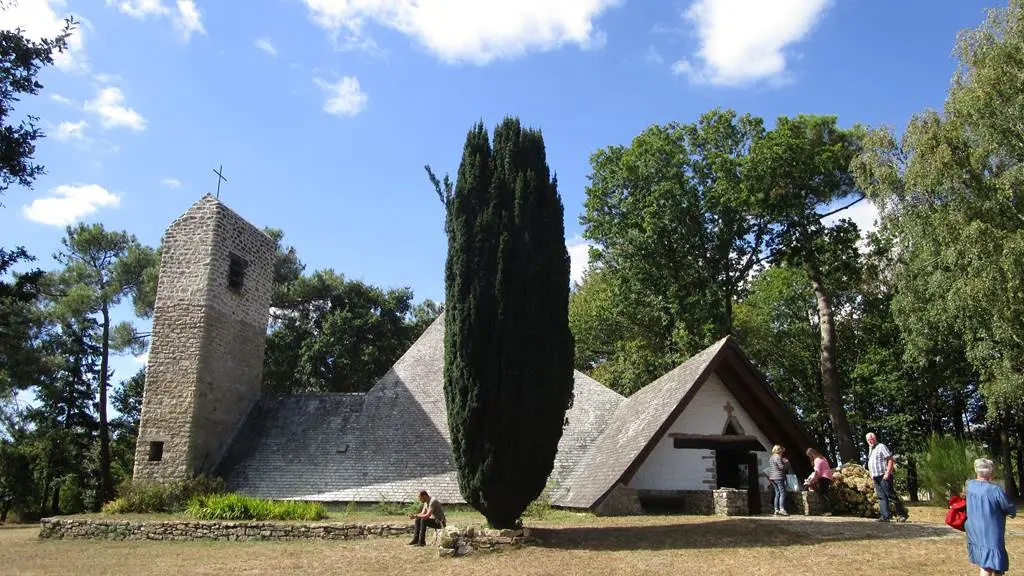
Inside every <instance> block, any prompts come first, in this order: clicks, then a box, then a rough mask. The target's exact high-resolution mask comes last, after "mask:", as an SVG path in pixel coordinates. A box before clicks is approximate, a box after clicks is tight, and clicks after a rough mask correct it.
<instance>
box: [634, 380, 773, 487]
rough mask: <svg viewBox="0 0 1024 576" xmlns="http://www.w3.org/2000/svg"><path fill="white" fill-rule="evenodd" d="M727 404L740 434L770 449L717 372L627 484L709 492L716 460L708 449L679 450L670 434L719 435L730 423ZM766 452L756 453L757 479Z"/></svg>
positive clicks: (766, 460)
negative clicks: (739, 429)
mask: <svg viewBox="0 0 1024 576" xmlns="http://www.w3.org/2000/svg"><path fill="white" fill-rule="evenodd" d="M726 403H728V404H729V405H731V406H732V408H733V410H732V415H733V417H734V418H735V419H736V422H737V423H738V424H739V426H740V427H741V428H742V429H743V434H745V435H748V436H755V437H756V438H757V439H758V441H759V442H761V445H762V446H764V447H765V450H771V446H772V443H771V442H770V441H769V439H768V438H767V437H766V436H765V435H764V434H763V433H762V432H761V430H760V429H759V428H758V427H757V426H756V425H755V424H754V421H753V420H751V418H750V415H749V414H747V412H746V411H745V410H744V409H743V408H742V407H740V405H739V403H738V402H737V401H736V398H734V397H733V395H732V394H731V393H730V392H729V390H728V389H727V388H726V387H725V385H724V384H723V383H722V380H721V378H719V376H718V374H717V373H713V374H711V375H710V376H708V379H707V381H706V382H704V385H703V386H701V388H700V390H698V391H697V394H696V395H695V396H694V397H693V399H692V400H691V401H690V403H689V405H687V406H686V409H685V410H683V412H682V413H681V414H680V415H679V417H678V418H676V420H675V422H673V423H672V425H671V426H670V427H669V429H668V431H667V432H666V433H665V435H664V436H663V437H662V438H661V439H659V440H658V443H657V445H656V446H655V447H654V449H653V450H652V451H651V453H650V454H648V456H647V459H646V460H644V462H643V464H641V465H640V468H639V469H638V470H637V472H636V474H634V475H633V478H632V479H631V480H630V482H629V487H630V488H634V489H637V490H711V489H713V488H714V487H715V486H714V482H713V473H712V472H709V471H708V469H711V470H714V467H715V461H714V458H713V452H712V451H711V450H698V449H679V448H675V447H673V445H672V437H671V434H721V433H722V432H723V431H724V430H725V426H726V423H727V422H728V420H729V413H728V412H726V410H725V405H726ZM768 456H769V454H768V452H758V453H757V460H758V471H759V474H758V476H759V477H761V474H760V470H762V469H763V468H764V467H765V466H766V465H767V463H768ZM761 489H762V490H764V489H767V481H766V480H765V479H764V478H763V477H761Z"/></svg>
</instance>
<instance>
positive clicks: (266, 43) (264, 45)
mask: <svg viewBox="0 0 1024 576" xmlns="http://www.w3.org/2000/svg"><path fill="white" fill-rule="evenodd" d="M255 44H256V47H257V48H259V49H260V50H263V51H264V52H266V53H267V54H270V55H271V56H277V48H275V47H274V45H273V44H272V43H271V42H270V39H269V38H257V39H256V43H255Z"/></svg>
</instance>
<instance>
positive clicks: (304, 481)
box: [220, 315, 624, 503]
mask: <svg viewBox="0 0 1024 576" xmlns="http://www.w3.org/2000/svg"><path fill="white" fill-rule="evenodd" d="M623 400H624V399H623V398H622V396H620V395H618V394H617V393H615V392H614V391H612V390H609V389H608V388H606V387H604V386H602V385H601V384H599V383H598V382H596V381H594V380H593V379H591V378H588V377H587V376H586V375H584V374H582V373H580V372H576V373H575V401H574V405H573V407H572V408H571V409H570V410H569V411H568V413H567V415H566V416H567V418H568V420H569V425H568V426H567V427H566V429H565V431H564V432H563V434H562V439H561V441H560V442H559V452H558V457H557V458H556V460H555V467H554V470H553V471H552V475H551V478H552V479H554V480H555V482H556V483H559V484H560V483H562V482H564V481H565V479H566V478H568V476H569V475H570V474H571V472H572V471H573V470H574V469H575V467H576V465H577V464H578V463H579V460H580V459H581V457H582V455H583V454H584V453H585V452H586V449H587V448H588V447H589V445H590V443H591V442H593V441H594V440H596V439H597V438H598V436H599V435H600V434H601V432H602V431H603V430H604V428H605V426H606V425H607V423H608V415H609V414H611V412H612V411H613V410H614V409H615V407H616V406H618V405H619V403H621V402H623ZM220 472H221V474H222V475H224V476H225V478H226V479H227V481H228V484H229V486H230V487H231V488H232V489H234V490H238V491H239V492H243V493H246V494H251V495H254V496H261V497H267V498H297V499H303V500H321V501H329V502H333V501H342V502H344V501H360V502H366V501H378V500H381V499H384V500H389V501H406V500H410V499H411V498H413V497H414V496H415V494H416V492H418V491H419V490H420V489H423V488H426V489H427V490H429V491H430V492H431V494H433V495H435V496H437V497H439V498H441V499H442V500H443V501H445V502H455V503H458V502H462V501H463V499H462V495H461V494H460V492H459V487H458V478H457V475H456V472H455V466H454V463H453V461H452V456H451V441H450V433H449V431H448V414H447V410H446V405H445V399H444V316H443V315H442V316H441V317H439V318H438V319H437V320H436V321H435V322H434V323H433V324H431V325H430V327H429V328H427V330H426V331H425V332H424V333H423V335H422V336H420V338H419V339H418V340H417V341H416V343H415V344H413V346H412V347H411V348H409V350H408V351H406V353H405V354H404V355H403V356H402V357H401V358H400V359H399V360H398V362H396V363H395V365H394V367H392V369H391V370H390V371H388V373H387V374H386V375H384V377H382V378H381V379H380V380H379V381H378V382H377V384H376V385H375V386H374V387H373V388H372V389H371V390H370V391H369V392H367V393H366V394H310V395H302V396H284V397H268V398H264V399H262V400H261V401H260V403H259V404H258V405H257V407H256V409H254V411H253V413H252V414H251V415H250V417H249V419H248V421H247V423H246V427H245V429H243V430H242V432H241V433H240V434H239V435H238V439H237V440H236V441H235V444H234V445H233V446H232V448H231V451H230V452H229V455H228V457H227V458H226V459H225V461H224V463H223V464H222V466H221V470H220Z"/></svg>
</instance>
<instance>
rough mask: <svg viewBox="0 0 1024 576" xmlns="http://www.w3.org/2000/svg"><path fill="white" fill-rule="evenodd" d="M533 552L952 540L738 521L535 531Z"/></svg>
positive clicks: (872, 528) (907, 527)
mask: <svg viewBox="0 0 1024 576" xmlns="http://www.w3.org/2000/svg"><path fill="white" fill-rule="evenodd" d="M532 532H533V535H534V536H535V537H536V538H537V542H536V543H535V544H534V546H537V547H539V548H553V549H562V550H592V551H630V550H683V549H691V548H761V547H770V546H811V545H815V544H821V543H824V542H843V541H855V540H879V539H884V540H901V539H908V540H909V539H918V538H937V537H940V538H941V537H947V538H948V537H955V536H956V535H957V534H958V532H956V531H955V530H953V529H952V528H948V527H946V526H941V525H935V524H913V523H909V524H895V523H894V524H880V523H875V522H865V521H857V520H828V521H822V520H801V519H786V520H774V519H761V518H737V519H730V520H715V521H707V522H687V523H679V524H663V525H656V526H644V525H636V526H608V527H570V528H540V527H538V528H534V529H532Z"/></svg>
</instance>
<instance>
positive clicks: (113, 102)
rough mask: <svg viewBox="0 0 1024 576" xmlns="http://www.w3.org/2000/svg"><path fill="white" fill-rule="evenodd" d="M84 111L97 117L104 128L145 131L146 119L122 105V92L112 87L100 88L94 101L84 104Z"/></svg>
mask: <svg viewBox="0 0 1024 576" xmlns="http://www.w3.org/2000/svg"><path fill="white" fill-rule="evenodd" d="M84 109H85V111H86V112H92V113H94V114H96V115H97V116H99V117H100V125H101V126H103V127H104V128H116V127H125V128H130V129H132V130H135V131H136V132H138V131H141V130H145V129H146V119H145V118H143V117H142V115H141V114H139V113H138V112H136V111H135V110H133V109H132V108H128V107H126V106H125V105H124V92H122V91H121V89H120V88H117V87H114V86H108V87H106V88H102V89H101V90H100V91H99V92H98V93H97V94H96V98H95V99H93V100H89V101H88V102H86V103H85V106H84Z"/></svg>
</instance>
